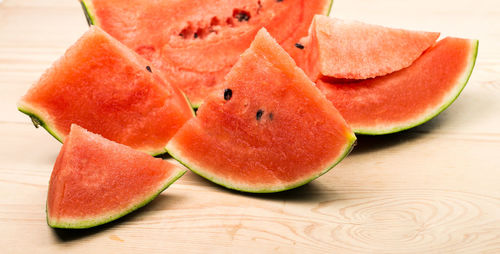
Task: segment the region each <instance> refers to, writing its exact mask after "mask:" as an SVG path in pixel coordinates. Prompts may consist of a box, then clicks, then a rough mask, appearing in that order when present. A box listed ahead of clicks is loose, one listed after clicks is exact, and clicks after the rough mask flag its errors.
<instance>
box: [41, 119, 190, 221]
mask: <svg viewBox="0 0 500 254" xmlns="http://www.w3.org/2000/svg"><path fill="white" fill-rule="evenodd" d="M185 172H186V170H184V169H181V168H180V167H178V166H176V165H174V164H172V163H169V162H167V161H163V160H162V159H157V158H153V157H151V156H149V155H147V154H145V153H142V152H139V151H136V150H134V149H131V148H130V147H127V146H124V145H121V144H118V143H115V142H113V141H110V140H107V139H105V138H103V137H101V136H99V135H97V134H93V133H90V132H88V131H86V130H85V129H83V128H81V127H79V126H77V125H74V124H73V125H72V126H71V131H70V133H69V136H68V137H67V138H66V142H65V143H64V145H63V146H62V148H61V152H60V153H59V156H58V157H57V160H56V163H55V165H54V169H53V171H52V176H51V178H50V183H49V191H48V196H47V223H48V224H49V226H51V227H54V228H89V227H94V226H98V225H101V224H104V223H107V222H110V221H112V220H115V219H117V218H120V217H122V216H124V215H126V214H128V213H130V212H132V211H134V210H136V209H138V208H140V207H142V206H144V205H146V204H147V203H149V202H150V201H151V200H153V199H154V198H155V197H156V196H158V195H159V194H160V193H161V192H162V191H163V190H165V189H166V188H167V187H168V186H169V185H170V184H172V183H173V182H175V181H176V180H177V179H178V178H179V177H181V176H182V175H183V174H184V173H185Z"/></svg>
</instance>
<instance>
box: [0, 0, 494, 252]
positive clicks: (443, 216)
mask: <svg viewBox="0 0 500 254" xmlns="http://www.w3.org/2000/svg"><path fill="white" fill-rule="evenodd" d="M332 15H333V16H337V17H341V18H347V19H358V20H362V21H365V22H371V23H376V24H382V25H388V26H396V27H403V28H409V29H421V30H432V31H441V32H442V34H443V35H451V36H458V37H469V38H477V39H479V40H480V46H479V56H478V60H477V63H476V68H475V70H474V73H473V75H472V78H471V80H470V82H469V84H468V85H467V87H466V89H465V90H464V91H463V93H462V94H461V96H460V97H459V99H458V100H457V101H456V102H455V103H454V104H453V105H452V106H451V107H450V108H449V109H448V110H446V111H445V112H444V113H442V114H441V115H440V116H439V117H438V118H436V119H434V120H432V121H431V122H429V123H427V124H425V125H423V126H420V127H417V128H415V129H413V130H411V131H407V132H404V133H400V134H396V135H390V136H383V137H359V140H358V146H357V147H356V148H355V150H354V151H353V152H352V154H351V155H350V156H349V157H348V158H347V159H346V160H345V161H343V162H342V163H341V164H339V165H338V166H337V167H336V168H335V169H334V170H333V171H331V172H329V173H328V174H326V175H324V176H322V177H321V178H319V179H317V180H315V181H314V182H312V183H311V184H308V185H306V186H304V187H301V188H298V189H295V190H292V191H288V192H284V193H278V194H271V195H248V194H241V193H237V192H232V191H228V190H226V189H223V188H220V187H217V186H215V185H213V184H210V183H208V182H207V181H205V180H204V179H201V178H200V177H198V176H196V175H194V174H192V173H189V172H188V173H187V174H186V175H185V176H184V177H183V178H181V179H180V180H179V181H178V182H176V183H175V184H173V185H172V186H171V187H170V188H169V189H167V190H166V191H165V192H163V194H162V195H161V196H159V197H158V198H157V199H156V200H155V201H153V202H152V203H151V204H149V205H148V206H146V207H145V208H143V209H141V210H139V211H136V212H134V213H133V214H131V215H129V216H126V217H125V218H123V219H120V220H118V221H117V222H113V223H110V224H108V225H106V226H103V227H99V228H95V229H90V230H79V231H56V230H53V229H51V228H50V227H48V226H47V224H46V222H45V200H46V195H47V184H48V180H49V176H50V173H51V170H52V166H53V163H54V161H55V158H56V156H57V154H58V152H59V149H60V147H61V144H60V143H58V142H57V141H56V140H55V139H54V138H52V137H51V136H50V135H49V134H48V133H46V132H45V131H44V130H43V129H35V128H34V127H33V126H32V124H31V123H30V121H29V119H28V118H27V117H26V116H24V115H23V114H21V113H20V112H18V111H17V110H16V101H17V100H18V99H19V97H20V96H21V95H23V94H24V93H25V91H26V90H27V89H28V88H29V87H30V86H31V85H32V84H33V83H34V82H35V81H36V79H37V78H38V77H39V76H40V75H41V73H42V72H43V71H44V70H45V69H46V68H47V67H49V65H50V64H51V63H52V62H53V61H54V60H55V59H57V58H58V57H59V56H60V55H61V54H62V53H63V52H64V50H65V49H66V48H67V47H68V46H69V45H70V44H72V43H73V42H74V41H75V40H76V39H77V38H78V37H79V36H80V35H81V34H82V33H83V32H84V31H85V30H86V29H87V24H86V22H85V18H84V16H83V14H82V12H81V10H80V6H79V3H78V2H77V1H76V0H68V1H62V0H43V1H40V0H4V1H3V2H2V3H0V253H139V252H143V253H169V252H171V253H206V252H217V253H266V252H270V253H500V78H499V77H500V43H499V41H500V2H498V1H496V0H474V1H472V0H377V1H375V0H371V1H369V0H336V2H335V3H334V5H333V11H332Z"/></svg>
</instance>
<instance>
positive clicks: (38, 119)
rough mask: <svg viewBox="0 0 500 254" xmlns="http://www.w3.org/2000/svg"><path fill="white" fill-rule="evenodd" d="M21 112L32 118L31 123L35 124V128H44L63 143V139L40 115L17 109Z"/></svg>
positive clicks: (20, 108)
mask: <svg viewBox="0 0 500 254" xmlns="http://www.w3.org/2000/svg"><path fill="white" fill-rule="evenodd" d="M17 109H18V110H19V111H21V112H22V113H24V114H26V115H28V116H29V117H30V118H31V121H32V122H33V125H34V126H35V128H38V126H42V127H43V128H44V129H45V130H46V131H47V132H48V133H49V134H50V135H52V136H53V137H54V138H55V139H57V140H58V141H59V142H61V143H62V142H63V141H62V138H61V137H59V136H58V135H57V134H56V133H55V132H54V131H53V130H52V129H51V128H50V127H49V126H48V125H47V123H46V122H45V121H44V120H43V119H42V118H41V117H39V116H38V115H36V114H34V113H32V112H29V111H28V110H26V109H23V108H22V107H18V108H17Z"/></svg>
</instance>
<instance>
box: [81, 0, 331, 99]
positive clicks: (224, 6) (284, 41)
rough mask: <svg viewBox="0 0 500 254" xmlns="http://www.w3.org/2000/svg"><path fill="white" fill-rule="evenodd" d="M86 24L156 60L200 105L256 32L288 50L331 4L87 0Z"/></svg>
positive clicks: (317, 0) (312, 0)
mask: <svg viewBox="0 0 500 254" xmlns="http://www.w3.org/2000/svg"><path fill="white" fill-rule="evenodd" d="M82 1H83V2H82V6H83V8H84V10H85V13H86V17H87V20H88V21H89V23H91V24H95V25H97V26H100V27H102V28H103V29H104V30H105V31H107V32H108V33H110V34H111V35H112V36H114V37H115V38H117V39H118V40H120V41H121V42H123V43H124V44H125V45H127V46H128V47H130V48H131V49H133V50H135V51H136V52H138V53H139V54H140V55H142V56H144V57H146V58H147V59H149V60H150V61H152V63H153V65H154V66H155V67H157V68H159V69H161V70H163V71H164V72H165V74H166V75H165V76H166V77H167V78H168V79H169V80H171V82H172V83H173V84H176V85H178V86H179V87H180V88H181V89H182V90H183V91H184V92H185V93H186V94H187V96H188V98H189V99H190V101H191V102H192V103H193V105H194V106H195V107H198V106H199V105H200V104H201V102H202V101H203V98H204V97H205V96H206V95H207V94H208V93H210V92H211V91H214V90H217V89H219V88H220V84H222V83H223V81H224V76H225V75H226V74H227V73H228V72H229V70H230V69H231V67H232V66H233V65H234V64H235V63H236V61H237V60H238V57H239V55H240V54H241V53H243V51H245V50H246V49H247V48H248V47H249V45H250V43H251V42H252V40H253V38H254V37H255V34H256V33H257V31H258V30H259V29H260V28H262V27H264V26H265V27H266V28H267V30H269V32H270V33H271V34H272V35H273V36H274V37H275V38H276V39H277V40H278V42H279V43H280V44H281V45H282V46H283V47H284V48H285V49H286V50H289V49H291V48H293V47H294V44H295V42H297V41H298V40H299V39H300V38H301V37H303V36H306V35H307V30H308V27H309V24H310V23H311V20H312V18H313V16H314V14H327V13H328V12H329V10H330V7H331V4H332V0H286V1H281V0H259V1H254V0H217V1H214V0H212V1H192V0H191V1H189V0H184V1H177V0H161V1H142V0H82Z"/></svg>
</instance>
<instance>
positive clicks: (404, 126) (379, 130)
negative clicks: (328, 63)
mask: <svg viewBox="0 0 500 254" xmlns="http://www.w3.org/2000/svg"><path fill="white" fill-rule="evenodd" d="M478 48H479V41H478V40H471V49H472V50H471V54H470V57H469V63H468V65H467V67H466V68H465V70H464V72H463V74H462V76H461V77H460V78H459V79H458V80H457V83H456V85H455V86H454V89H453V90H452V91H450V93H449V95H448V96H447V97H446V98H444V99H443V101H442V104H441V106H439V107H437V108H432V109H431V111H430V112H428V113H425V114H422V115H423V116H422V117H420V118H418V119H416V120H413V121H408V122H404V123H401V124H397V125H391V127H390V128H386V127H384V126H381V127H379V126H375V127H373V128H371V127H367V128H363V127H356V126H351V128H352V130H353V131H354V133H356V134H362V135H384V134H392V133H396V132H400V131H404V130H408V129H411V128H413V127H416V126H419V125H421V124H424V123H426V122H427V121H429V120H431V119H433V118H434V117H436V116H437V115H439V114H440V113H441V112H443V111H444V110H445V109H447V108H448V107H449V106H450V105H451V104H452V103H453V102H454V101H455V100H456V99H457V98H458V96H459V95H460V93H461V92H462V91H463V89H464V88H465V86H466V85H467V82H469V79H470V76H471V74H472V70H473V69H474V66H475V63H476V58H477V52H478Z"/></svg>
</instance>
